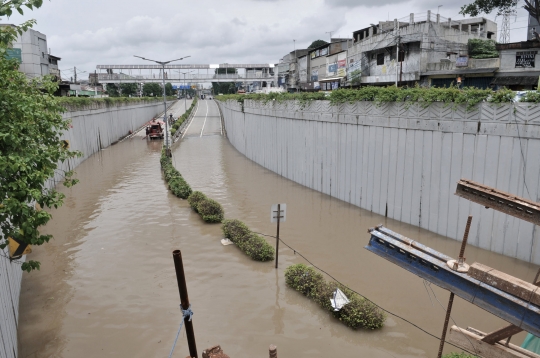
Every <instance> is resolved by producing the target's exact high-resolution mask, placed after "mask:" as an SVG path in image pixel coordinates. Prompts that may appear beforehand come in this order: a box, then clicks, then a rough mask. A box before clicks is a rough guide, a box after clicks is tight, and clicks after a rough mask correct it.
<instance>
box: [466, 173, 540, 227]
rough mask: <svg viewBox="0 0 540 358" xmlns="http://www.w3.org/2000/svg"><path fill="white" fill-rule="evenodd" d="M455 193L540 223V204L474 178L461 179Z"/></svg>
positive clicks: (483, 204) (517, 216)
mask: <svg viewBox="0 0 540 358" xmlns="http://www.w3.org/2000/svg"><path fill="white" fill-rule="evenodd" d="M455 195H457V196H460V197H462V198H464V199H467V200H470V201H473V202H475V203H477V204H480V205H482V206H485V207H486V208H491V209H494V210H497V211H500V212H503V213H505V214H508V215H511V216H514V217H516V218H519V219H522V220H525V221H528V222H531V223H533V224H535V225H540V204H539V203H535V202H534V201H530V200H527V199H524V198H521V197H519V196H515V195H512V194H509V193H506V192H504V191H501V190H497V189H495V188H492V187H489V186H487V185H483V184H480V183H477V182H474V181H472V180H467V179H461V180H460V181H459V182H458V183H457V188H456V193H455Z"/></svg>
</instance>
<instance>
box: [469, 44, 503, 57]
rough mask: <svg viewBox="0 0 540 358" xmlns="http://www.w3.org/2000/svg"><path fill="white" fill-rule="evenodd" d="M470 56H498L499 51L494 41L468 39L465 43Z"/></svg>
mask: <svg viewBox="0 0 540 358" xmlns="http://www.w3.org/2000/svg"><path fill="white" fill-rule="evenodd" d="M467 47H468V51H469V57H470V58H479V59H482V58H498V57H499V51H497V49H496V48H495V41H493V40H482V39H469V42H468V43H467Z"/></svg>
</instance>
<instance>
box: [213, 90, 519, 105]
mask: <svg viewBox="0 0 540 358" xmlns="http://www.w3.org/2000/svg"><path fill="white" fill-rule="evenodd" d="M513 98H514V92H513V91H511V90H509V89H505V88H504V89H500V90H498V91H492V90H489V89H486V90H482V89H478V88H473V87H465V88H463V89H460V88H457V87H449V88H434V87H431V88H426V87H419V86H417V87H399V88H398V87H395V86H389V87H375V86H366V87H360V88H359V89H338V90H335V91H332V92H331V93H330V94H326V93H324V92H300V93H283V92H281V93H278V92H272V93H269V94H264V93H257V94H244V95H223V96H217V97H216V100H219V101H227V100H235V101H239V102H241V103H243V102H244V101H245V100H246V99H250V100H257V101H263V102H265V103H268V102H270V101H276V102H283V101H291V100H293V101H294V100H295V101H299V102H300V104H301V105H306V104H307V103H309V102H310V101H316V100H328V101H330V103H331V104H332V105H338V104H342V103H354V102H358V101H372V102H375V104H377V105H382V104H384V103H388V102H403V103H406V104H407V105H412V104H415V103H416V104H418V105H420V106H422V107H424V108H425V107H428V106H429V105H430V104H431V103H434V102H441V103H444V104H446V105H455V104H465V105H466V106H467V110H472V109H473V108H474V107H475V106H476V105H477V104H478V103H481V102H484V101H486V102H490V103H509V102H512V99H513Z"/></svg>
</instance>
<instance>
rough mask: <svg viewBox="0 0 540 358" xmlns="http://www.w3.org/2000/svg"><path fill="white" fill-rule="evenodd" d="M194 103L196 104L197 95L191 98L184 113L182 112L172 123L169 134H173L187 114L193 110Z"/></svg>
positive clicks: (186, 117)
mask: <svg viewBox="0 0 540 358" xmlns="http://www.w3.org/2000/svg"><path fill="white" fill-rule="evenodd" d="M196 104H197V97H195V98H194V99H193V102H191V106H189V108H188V110H187V111H186V112H185V113H184V114H182V115H181V116H180V118H178V119H177V120H176V122H174V123H173V125H172V126H171V135H174V134H175V133H176V131H177V130H178V128H180V126H181V125H182V124H183V123H184V122H185V121H186V119H188V117H189V115H190V114H191V112H192V111H193V108H195V105H196Z"/></svg>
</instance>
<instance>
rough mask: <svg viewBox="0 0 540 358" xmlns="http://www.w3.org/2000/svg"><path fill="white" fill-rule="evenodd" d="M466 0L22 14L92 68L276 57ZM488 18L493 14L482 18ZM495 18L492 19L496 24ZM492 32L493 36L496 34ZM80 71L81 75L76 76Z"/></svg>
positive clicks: (522, 34)
mask: <svg viewBox="0 0 540 358" xmlns="http://www.w3.org/2000/svg"><path fill="white" fill-rule="evenodd" d="M465 3H466V0H458V1H454V0H412V1H402V0H226V1H225V0H195V1H194V0H189V1H187V0H176V1H172V0H150V1H149V0H145V1H143V0H50V1H44V3H43V7H42V8H41V9H38V10H35V11H26V12H25V15H24V16H20V15H18V14H17V15H16V16H13V17H11V18H10V19H6V18H1V19H0V22H2V23H6V22H7V23H16V24H18V23H20V22H22V21H23V20H27V19H30V18H34V19H36V20H37V25H36V26H35V27H34V29H35V30H38V31H40V32H42V33H44V34H45V35H47V42H48V46H49V47H50V48H51V50H52V54H53V55H55V56H59V57H61V58H62V61H61V62H60V68H61V69H62V70H64V71H67V72H63V75H64V76H66V77H68V75H69V70H68V69H69V68H73V67H74V66H77V69H81V70H85V71H87V72H90V71H92V72H93V71H94V70H95V68H96V65H97V64H140V63H144V61H142V60H139V59H136V58H134V57H133V55H139V56H144V57H148V58H152V59H157V60H168V59H174V58H179V57H184V56H187V55H191V58H189V59H186V60H184V63H277V62H278V61H279V59H280V58H281V57H283V55H285V54H286V53H288V52H290V51H292V50H293V40H296V48H297V49H299V48H306V47H307V46H309V44H310V43H311V42H312V41H313V40H317V39H323V40H326V41H328V39H329V34H327V33H326V32H327V31H333V34H332V37H350V36H352V32H353V31H355V30H358V29H361V28H364V27H367V26H369V24H370V23H377V22H378V21H379V20H387V19H394V18H402V17H405V16H408V14H409V13H411V12H413V13H422V14H424V17H425V13H426V12H427V10H431V11H432V13H434V14H436V13H437V10H438V6H439V5H442V7H440V8H439V12H440V14H441V15H442V16H444V17H447V18H448V17H451V18H452V19H455V20H459V19H463V16H462V15H458V13H459V8H460V6H461V5H463V4H465ZM486 17H488V18H490V19H494V18H495V17H494V15H488V16H486ZM500 20H501V19H500V18H498V19H497V22H498V24H499V29H500ZM510 26H511V28H513V29H514V30H512V31H511V41H521V40H525V39H526V30H527V29H526V26H527V16H526V13H525V12H524V10H523V9H520V10H519V11H518V16H517V19H514V18H512V22H511V25H510ZM498 37H499V36H498V34H497V38H498ZM81 77H86V76H81Z"/></svg>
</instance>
